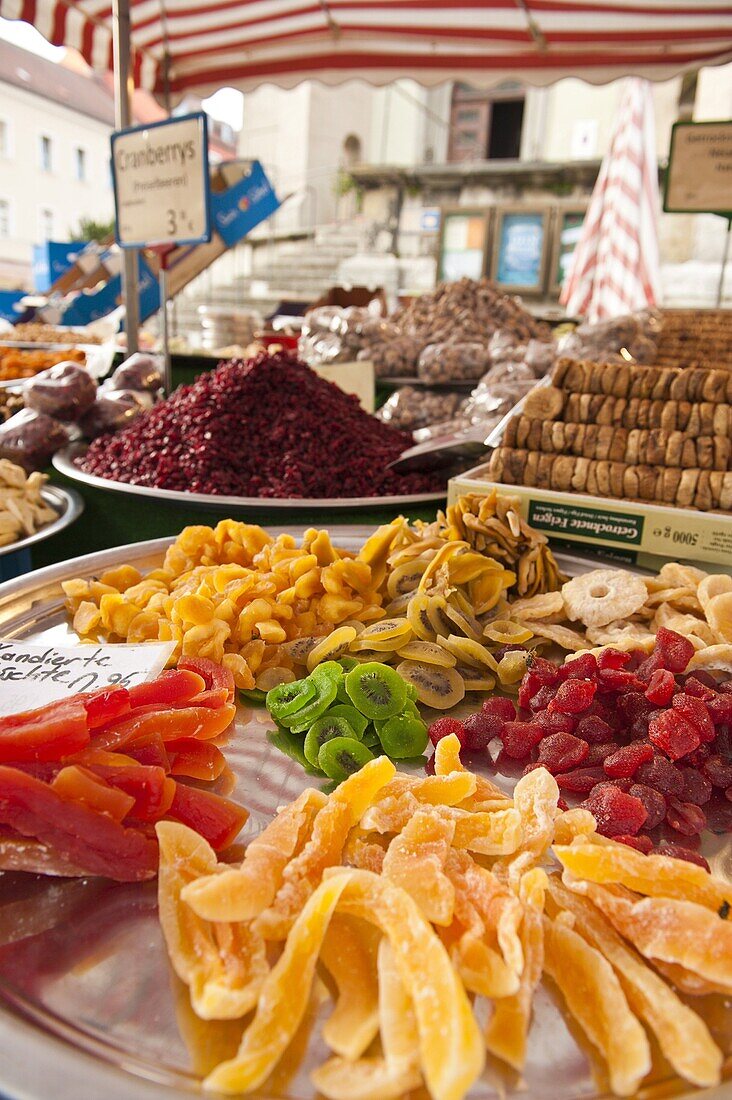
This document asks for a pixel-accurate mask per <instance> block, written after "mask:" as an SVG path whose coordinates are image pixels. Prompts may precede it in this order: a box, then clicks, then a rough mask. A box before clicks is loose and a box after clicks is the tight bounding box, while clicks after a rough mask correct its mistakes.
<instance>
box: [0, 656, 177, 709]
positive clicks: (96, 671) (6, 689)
mask: <svg viewBox="0 0 732 1100" xmlns="http://www.w3.org/2000/svg"><path fill="white" fill-rule="evenodd" d="M173 648H174V647H173V643H172V642H161V643H157V642H154V643H145V644H144V645H76V646H56V645H48V644H47V643H46V644H44V643H35V642H22V641H20V642H17V641H3V640H2V639H0V714H15V713H17V712H18V711H23V710H35V709H36V708H37V707H42V706H45V705H46V703H52V702H54V701H55V700H56V699H63V698H65V697H66V696H67V695H75V694H76V693H77V692H78V691H94V690H95V689H97V688H103V687H109V686H111V685H114V684H121V685H122V687H133V686H134V685H135V684H142V683H144V682H145V681H147V680H152V679H154V677H155V676H158V675H159V674H160V673H161V672H162V671H163V669H164V668H165V665H166V664H167V662H168V659H169V657H170V655H171V653H172V652H173Z"/></svg>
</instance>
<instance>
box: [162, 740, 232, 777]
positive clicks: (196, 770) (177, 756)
mask: <svg viewBox="0 0 732 1100" xmlns="http://www.w3.org/2000/svg"><path fill="white" fill-rule="evenodd" d="M165 745H166V750H167V753H168V756H169V759H170V774H171V775H185V776H188V777H189V778H190V779H204V780H207V781H208V782H209V783H212V782H213V781H214V779H218V777H219V776H220V775H221V773H222V771H223V770H224V768H225V767H226V757H225V756H224V754H223V753H222V751H221V749H219V748H217V747H216V745H212V744H211V743H210V742H209V741H199V739H198V738H197V737H181V738H179V739H178V740H177V741H166V743H165Z"/></svg>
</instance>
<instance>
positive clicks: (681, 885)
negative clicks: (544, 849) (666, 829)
mask: <svg viewBox="0 0 732 1100" xmlns="http://www.w3.org/2000/svg"><path fill="white" fill-rule="evenodd" d="M553 851H554V854H555V856H556V857H557V859H558V860H559V862H560V863H561V864H562V866H563V867H564V868H566V870H567V871H568V872H569V873H570V874H571V875H573V876H574V877H575V878H579V879H587V880H588V881H589V882H596V883H598V884H604V883H610V884H612V883H617V884H619V885H621V886H626V887H627V888H628V889H629V890H634V891H635V892H636V893H638V894H647V895H648V896H650V897H662V898H678V899H679V900H680V901H694V902H696V903H697V904H698V905H705V906H706V907H707V908H708V909H714V910H716V911H719V909H720V908H721V907H722V906H724V905H725V904H727V905H732V886H730V884H729V883H727V882H724V881H723V880H722V879H719V878H715V877H714V876H713V875H710V873H709V872H708V871H706V870H705V869H704V868H703V867H699V866H698V864H696V863H690V862H689V861H688V860H685V859H673V858H672V857H671V856H661V855H644V854H643V853H642V852H637V851H635V849H634V848H631V847H630V846H629V845H627V844H618V843H617V842H613V841H609V842H608V843H607V844H579V843H575V844H572V845H570V846H564V845H555V846H554V849H553Z"/></svg>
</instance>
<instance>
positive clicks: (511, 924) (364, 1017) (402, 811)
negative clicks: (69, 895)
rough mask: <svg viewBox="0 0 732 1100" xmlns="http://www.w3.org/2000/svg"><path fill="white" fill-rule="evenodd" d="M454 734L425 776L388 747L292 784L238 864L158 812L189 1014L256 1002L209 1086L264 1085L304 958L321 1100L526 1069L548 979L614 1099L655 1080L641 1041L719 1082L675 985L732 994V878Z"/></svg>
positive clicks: (290, 1033) (172, 949) (293, 1009)
mask: <svg viewBox="0 0 732 1100" xmlns="http://www.w3.org/2000/svg"><path fill="white" fill-rule="evenodd" d="M459 748H460V745H459V742H458V740H457V738H456V737H454V736H452V737H445V738H443V739H442V740H440V742H439V744H438V746H437V749H436V752H435V767H434V772H435V774H434V775H432V776H428V777H426V778H424V777H423V778H421V779H420V778H417V777H416V776H414V775H403V774H400V773H398V772H396V771H395V769H394V765H393V764H391V763H390V761H388V760H387V759H386V758H383V757H382V758H380V759H376V760H372V761H370V762H369V763H367V764H366V766H365V767H364V768H362V769H361V771H359V772H358V773H357V774H355V775H351V776H350V777H349V778H347V779H346V780H345V781H344V782H343V783H342V784H341V785H340V786H339V787H337V788H336V790H335V791H334V792H333V793H332V794H331V795H330V797H328V798H326V797H325V795H323V794H321V793H320V792H318V791H315V790H307V791H305V792H303V794H302V795H301V796H300V798H298V799H297V800H296V801H295V802H293V803H292V804H291V805H289V806H286V807H285V808H283V809H282V810H280V812H279V813H278V815H277V817H276V818H275V819H274V821H272V822H271V824H270V825H269V826H268V827H267V828H266V829H265V830H264V832H263V833H262V834H261V835H260V836H259V837H258V838H257V839H256V840H254V841H252V842H251V844H250V845H249V847H248V849H247V851H246V854H245V857H244V860H243V862H242V863H241V864H240V865H239V866H236V865H223V864H220V863H218V861H217V858H216V854H215V852H214V851H213V850H212V849H211V848H210V847H209V846H208V845H207V844H206V843H205V842H204V841H202V840H201V838H200V837H199V836H197V835H196V834H195V833H194V832H192V831H191V830H190V829H187V828H185V827H184V826H181V825H178V824H175V823H172V822H162V823H160V824H159V825H158V826H157V833H158V838H159V842H160V875H159V900H160V919H161V923H162V927H163V932H164V934H165V939H166V943H167V947H168V952H169V955H170V959H171V962H172V965H173V967H174V969H175V971H176V973H177V975H178V976H179V978H180V979H181V980H182V981H183V982H184V983H185V984H186V985H187V986H188V988H189V993H190V998H191V1004H192V1007H193V1010H194V1012H195V1013H196V1014H197V1015H198V1017H200V1019H201V1020H202V1021H215V1020H225V1019H239V1018H242V1017H245V1016H246V1015H247V1014H249V1013H253V1015H252V1016H251V1018H250V1019H249V1021H248V1022H247V1023H246V1025H245V1028H244V1033H243V1037H242V1039H241V1044H240V1046H239V1050H238V1052H237V1053H236V1054H234V1056H233V1057H229V1058H228V1059H227V1060H225V1061H222V1062H220V1063H219V1064H218V1065H215V1067H214V1068H213V1069H212V1070H211V1071H210V1072H208V1075H207V1076H206V1077H205V1080H204V1081H203V1086H204V1088H205V1089H207V1090H212V1091H215V1092H217V1093H223V1094H237V1093H248V1092H252V1091H254V1090H255V1089H258V1088H260V1087H261V1086H263V1085H265V1083H266V1082H267V1080H268V1079H269V1078H270V1075H271V1074H272V1072H273V1071H274V1070H275V1069H276V1068H277V1066H278V1065H279V1064H280V1063H281V1061H282V1059H283V1057H284V1056H286V1054H287V1052H288V1048H291V1045H292V1043H293V1040H294V1038H295V1035H296V1033H298V1029H299V1027H300V1024H301V1023H302V1022H303V1020H304V1019H305V1016H306V1013H307V1011H308V1004H309V1002H310V999H311V996H312V993H313V984H314V981H315V976H316V965H320V966H321V967H322V968H324V970H325V972H326V973H327V974H328V975H329V978H330V984H329V985H328V993H327V996H328V997H329V998H330V997H332V1000H333V1008H332V1011H331V1012H330V1014H329V1015H328V1017H327V1019H326V1022H325V1024H324V1025H323V1027H322V1038H323V1040H324V1043H325V1044H326V1046H327V1047H328V1048H329V1049H330V1052H331V1056H330V1057H329V1058H328V1060H327V1061H325V1062H324V1063H323V1064H322V1065H320V1066H318V1067H317V1068H316V1069H314V1070H313V1071H312V1073H311V1079H312V1082H313V1085H314V1086H315V1088H316V1089H317V1090H318V1091H319V1092H320V1093H321V1094H322V1095H324V1096H326V1097H328V1098H329V1100H353V1098H354V1097H361V1096H367V1095H372V1096H379V1097H398V1096H401V1095H404V1094H405V1093H408V1092H411V1091H412V1090H413V1089H417V1088H419V1087H420V1086H424V1087H426V1090H427V1092H428V1093H429V1094H430V1096H432V1097H434V1098H435V1100H460V1098H462V1097H463V1096H464V1095H465V1094H466V1093H467V1092H468V1090H469V1089H470V1087H471V1085H472V1084H473V1083H474V1082H475V1081H477V1079H478V1078H479V1077H480V1076H481V1075H482V1073H483V1070H484V1067H485V1062H486V1054H487V1053H489V1054H491V1055H493V1056H494V1057H495V1058H497V1059H498V1060H499V1061H500V1062H502V1063H503V1064H504V1065H505V1066H506V1067H508V1068H510V1069H512V1070H516V1071H518V1072H521V1070H522V1069H523V1067H524V1064H525V1062H526V1058H527V1049H528V1047H529V1046H530V1044H531V1035H530V1028H531V1020H532V1009H533V1001H534V995H535V992H536V990H537V988H538V986H539V984H540V982H541V980H542V977H543V976H544V975H546V976H548V977H549V978H550V979H551V981H552V986H551V990H550V991H551V992H552V995H553V996H555V997H556V998H557V999H558V1000H559V1002H560V1003H561V1004H562V1006H563V1008H564V1011H565V1012H566V1014H567V1015H568V1016H569V1017H570V1019H571V1022H572V1027H573V1028H574V1029H575V1031H576V1032H577V1033H578V1034H579V1035H580V1036H581V1040H580V1041H581V1042H583V1043H585V1044H586V1045H587V1046H588V1047H590V1048H594V1052H595V1053H596V1054H599V1055H600V1057H601V1058H602V1059H603V1061H604V1063H605V1065H606V1068H607V1076H608V1079H609V1084H610V1089H611V1091H613V1092H614V1093H616V1094H617V1095H623V1096H630V1095H633V1094H635V1093H636V1091H637V1090H638V1088H639V1087H640V1086H641V1084H642V1082H643V1080H644V1078H646V1076H647V1075H648V1074H649V1072H650V1070H651V1040H652V1039H653V1040H656V1041H657V1042H658V1045H659V1047H660V1049H661V1050H662V1052H663V1054H664V1056H665V1058H666V1060H667V1062H668V1063H669V1064H670V1066H671V1068H672V1070H673V1071H674V1072H675V1073H677V1074H679V1075H680V1076H681V1077H683V1078H684V1079H685V1080H686V1081H688V1082H690V1083H691V1084H694V1085H698V1086H701V1087H704V1086H710V1085H714V1084H716V1083H717V1082H718V1081H719V1079H720V1074H721V1067H722V1061H723V1056H722V1052H721V1050H720V1049H719V1047H718V1046H717V1044H716V1042H715V1041H714V1039H713V1037H712V1034H711V1032H710V1030H709V1027H708V1026H707V1023H706V1022H705V1020H704V1019H703V1018H702V1016H701V1015H700V1014H698V1013H697V1012H695V1011H694V1010H693V1009H692V1008H690V1007H688V1005H687V1004H686V1003H685V1002H684V1001H682V1000H681V998H680V997H679V995H678V993H677V992H676V989H678V990H679V991H680V992H686V991H687V990H688V989H689V988H690V987H691V986H695V987H696V989H697V992H699V991H706V990H707V989H715V990H719V991H722V992H724V993H726V994H729V993H730V992H732V969H731V968H730V959H732V922H729V921H727V920H726V919H725V918H724V915H723V914H724V913H725V912H726V911H728V910H729V897H728V895H729V889H728V886H727V884H726V883H724V882H722V881H721V880H718V879H715V878H714V877H712V876H711V875H710V874H709V873H708V872H707V871H705V870H703V869H702V868H700V867H696V866H692V865H691V864H689V863H687V862H683V861H680V860H676V859H673V858H669V857H667V856H653V857H646V856H643V855H641V854H640V853H638V852H635V851H632V850H631V849H630V848H628V847H627V846H624V845H621V844H617V843H615V842H613V841H612V840H608V839H605V838H603V837H601V836H598V835H597V834H596V832H595V825H594V821H593V818H592V816H591V815H590V814H589V813H587V811H586V810H583V809H575V810H568V811H567V810H562V809H561V801H560V792H559V789H558V787H557V783H556V780H555V779H554V778H553V777H552V776H551V775H550V773H549V772H548V771H547V770H546V769H544V768H538V769H536V770H534V771H532V772H530V773H529V774H528V775H526V776H524V777H523V778H522V779H520V780H519V782H518V784H517V785H516V788H515V790H514V794H513V797H512V798H509V797H507V796H506V795H504V794H503V793H502V792H501V791H500V790H499V789H498V788H497V787H495V786H494V785H493V784H492V783H490V782H489V781H488V780H487V779H485V778H483V777H481V776H478V775H474V774H472V773H471V772H469V771H467V770H466V769H465V768H464V767H463V766H462V765H461V763H460V759H459ZM552 853H553V855H552ZM553 857H554V858H553ZM555 860H556V861H555ZM725 906H726V910H725ZM427 962H428V963H429V965H427ZM674 987H676V989H675V988H674ZM486 1002H487V1004H488V1023H487V1025H482V1024H481V1025H480V1026H479V1024H478V1018H480V1019H481V1020H482V1019H483V1018H484V1016H485V1013H484V1006H485V1004H486ZM474 1010H475V1012H474ZM210 1026H211V1027H213V1024H211V1025H210ZM205 1027H206V1025H205V1024H204V1023H201V1024H200V1027H199V1028H198V1029H197V1031H198V1037H199V1041H200V1042H204V1043H205V1042H206V1031H205ZM309 1030H311V1029H309ZM300 1034H302V1033H300ZM308 1036H309V1031H308ZM304 1041H306V1040H305V1039H303V1042H304Z"/></svg>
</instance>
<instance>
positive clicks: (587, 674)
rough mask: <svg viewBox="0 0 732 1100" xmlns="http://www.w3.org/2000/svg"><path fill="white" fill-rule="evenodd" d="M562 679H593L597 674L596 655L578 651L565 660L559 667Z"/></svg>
mask: <svg viewBox="0 0 732 1100" xmlns="http://www.w3.org/2000/svg"><path fill="white" fill-rule="evenodd" d="M560 672H561V675H562V679H563V680H594V679H595V678H596V676H597V657H596V656H595V654H594V653H580V655H579V657H572V659H571V660H569V661H565V662H564V664H563V665H562V668H561V669H560Z"/></svg>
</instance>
